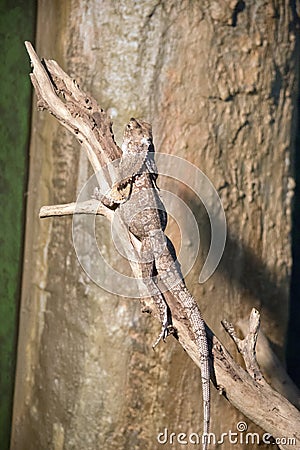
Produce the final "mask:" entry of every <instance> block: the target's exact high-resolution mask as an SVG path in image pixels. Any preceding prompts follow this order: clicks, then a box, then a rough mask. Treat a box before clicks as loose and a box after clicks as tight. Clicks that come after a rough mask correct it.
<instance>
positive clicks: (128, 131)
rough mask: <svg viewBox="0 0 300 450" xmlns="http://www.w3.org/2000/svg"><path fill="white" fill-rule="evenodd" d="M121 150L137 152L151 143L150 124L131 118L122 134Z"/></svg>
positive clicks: (143, 149)
mask: <svg viewBox="0 0 300 450" xmlns="http://www.w3.org/2000/svg"><path fill="white" fill-rule="evenodd" d="M123 145H124V147H123V146H122V150H123V152H124V150H125V151H127V152H130V153H131V152H135V153H136V152H139V150H140V151H145V147H146V148H148V147H149V146H151V145H152V126H151V124H150V123H148V122H145V121H144V120H137V119H134V118H131V119H130V121H129V123H128V124H127V125H126V127H125V130H124V136H123Z"/></svg>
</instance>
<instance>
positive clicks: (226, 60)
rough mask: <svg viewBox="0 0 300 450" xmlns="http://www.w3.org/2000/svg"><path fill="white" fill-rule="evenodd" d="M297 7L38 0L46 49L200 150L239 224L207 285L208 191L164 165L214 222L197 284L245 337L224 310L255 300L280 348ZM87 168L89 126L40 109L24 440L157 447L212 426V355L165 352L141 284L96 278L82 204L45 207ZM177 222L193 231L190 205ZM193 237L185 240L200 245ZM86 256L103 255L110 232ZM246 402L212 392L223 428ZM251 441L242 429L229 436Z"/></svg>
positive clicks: (171, 348)
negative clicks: (82, 258) (200, 195)
mask: <svg viewBox="0 0 300 450" xmlns="http://www.w3.org/2000/svg"><path fill="white" fill-rule="evenodd" d="M293 19H294V18H293V10H292V9H291V8H290V6H289V3H288V2H286V5H283V4H282V3H281V2H280V3H279V2H278V5H277V6H275V5H274V4H273V2H270V1H265V2H263V1H262V2H254V4H253V5H252V6H251V5H248V4H246V3H245V2H243V1H238V2H236V3H235V2H233V3H231V4H230V5H228V4H227V3H226V2H222V1H221V0H219V1H218V2H210V3H209V4H208V5H206V6H204V5H203V4H202V2H196V1H195V2H188V1H182V2H176V1H173V2H166V4H164V3H162V2H161V3H157V2H156V3H155V2H152V1H150V0H149V1H147V0H145V1H144V2H143V4H142V5H141V4H136V3H133V2H129V1H126V0H124V1H123V2H110V1H103V2H97V1H89V2H82V1H81V2H80V1H78V0H73V1H72V2H71V1H65V2H46V1H45V0H44V1H40V2H39V15H38V29H37V51H38V54H39V55H41V56H45V57H47V58H54V59H56V60H57V61H58V62H59V63H60V64H61V66H62V67H63V68H64V69H65V70H66V71H67V72H68V73H70V74H71V75H72V76H73V77H74V78H76V80H77V81H79V83H81V85H82V87H83V88H85V89H87V90H88V91H90V92H91V93H92V94H93V95H94V96H95V97H96V98H97V100H98V102H99V104H100V105H101V106H102V107H103V108H105V109H108V108H110V110H111V111H112V113H113V114H114V115H115V118H114V123H115V131H116V135H117V137H120V136H121V129H122V127H123V125H124V124H125V123H126V122H127V121H128V119H129V118H130V117H132V116H133V117H143V118H145V119H147V120H148V121H150V122H152V123H153V128H154V138H155V143H156V148H157V151H158V152H165V153H169V154H172V155H178V156H181V157H182V158H186V159H187V160H189V161H190V162H192V163H194V164H195V165H196V166H198V167H199V168H200V169H201V170H202V171H203V172H204V173H205V174H206V175H207V176H208V177H209V178H210V180H211V181H212V182H213V184H214V186H215V187H216V189H217V191H218V193H219V195H220V197H221V199H222V202H223V206H224V209H225V213H226V218H227V224H228V239H227V244H226V248H225V252H224V255H223V259H222V262H221V265H220V266H219V268H218V269H217V271H216V272H215V274H214V275H213V276H212V277H211V278H210V279H209V280H208V281H207V282H206V283H205V284H201V285H200V284H198V277H199V273H200V268H201V267H202V265H203V261H204V259H205V255H206V252H207V249H208V246H209V239H210V236H209V229H210V228H209V224H208V221H207V218H206V216H205V213H204V212H203V207H202V205H201V204H200V202H199V201H198V200H197V198H194V197H193V195H192V193H191V192H190V191H189V190H188V189H187V188H185V187H184V186H182V185H180V186H178V185H176V186H174V183H172V184H170V182H169V181H168V180H167V179H162V180H161V183H160V186H161V187H164V188H168V189H169V188H172V187H173V190H175V191H176V194H177V195H179V196H180V197H181V198H182V199H183V200H184V201H185V203H186V204H187V205H188V206H189V207H190V208H191V210H192V212H193V213H194V216H195V217H196V219H197V221H198V223H199V229H200V233H201V246H202V250H201V254H200V255H199V258H198V260H197V264H196V265H195V266H194V270H193V271H192V272H191V274H190V276H189V277H188V278H187V284H188V285H189V287H190V289H191V291H192V292H193V294H194V295H195V297H196V298H197V299H199V304H200V307H201V310H202V312H203V315H204V318H205V320H206V321H207V323H208V324H209V326H210V327H211V328H212V329H213V330H214V331H215V332H216V334H217V335H218V336H219V337H224V342H225V343H226V345H227V347H228V348H231V349H232V353H233V354H235V349H234V347H233V344H232V343H231V342H230V341H229V339H228V338H227V337H226V335H225V333H224V332H223V330H222V328H221V325H220V322H221V320H222V319H223V318H227V319H229V320H230V321H232V322H234V323H236V322H237V321H238V320H239V319H241V318H243V317H245V316H248V315H249V312H250V310H251V308H252V307H256V308H257V309H259V310H260V311H261V313H262V321H263V329H264V331H265V333H266V334H267V336H268V337H269V338H270V339H271V340H272V342H273V343H274V345H275V346H276V347H277V349H278V353H279V355H282V348H283V345H284V336H285V332H286V325H287V318H288V288H289V277H290V265H291V256H290V228H291V223H290V222H291V211H290V208H291V198H292V190H293V179H292V178H291V173H290V172H291V167H290V159H291V152H292V150H293V148H292V145H293V132H294V115H293V106H294V104H293V99H294V98H295V89H296V83H295V72H296V70H295V44H296V43H295V34H294V30H293ZM70 174H74V176H70ZM89 174H91V169H90V167H89V166H88V163H87V159H86V157H85V155H84V154H83V153H82V152H81V150H80V148H79V145H78V144H77V143H76V142H75V141H74V139H73V138H72V137H71V136H70V135H69V134H68V132H66V131H65V130H64V129H62V128H61V127H60V126H59V125H58V123H56V122H55V121H54V120H53V119H52V118H50V117H49V115H47V114H46V113H40V112H39V113H37V112H36V111H35V109H34V114H33V124H32V138H31V169H30V181H29V199H28V208H27V231H26V249H25V265H24V277H23V298H22V307H21V324H20V338H19V351H18V367H17V385H16V392H15V404H14V418H13V421H14V426H13V435H12V447H11V448H12V449H13V450H19V449H20V450H21V449H22V450H23V449H24V448H26V449H27V450H36V449H41V450H44V449H45V450H46V449H49V448H51V449H55V450H63V449H64V450H68V449H79V448H84V449H87V450H95V449H98V448H99V449H100V448H101V449H117V448H118V449H119V448H124V449H140V448H145V449H148V448H149V449H153V448H159V447H160V445H159V444H158V442H157V435H158V433H160V432H163V431H164V430H165V428H167V429H168V431H169V433H171V432H175V433H177V434H178V433H180V432H181V431H182V432H185V433H191V432H201V428H202V419H201V414H202V407H201V399H202V394H201V383H200V375H199V371H198V369H197V367H196V366H195V365H194V364H193V362H192V361H191V360H190V359H188V358H187V356H186V354H185V353H184V352H183V351H182V349H181V348H180V347H179V346H178V345H177V344H176V342H175V341H174V340H172V339H169V340H168V342H167V344H166V345H161V346H160V347H159V348H158V349H157V351H156V352H152V350H151V344H152V343H153V342H154V340H155V338H156V335H157V333H158V331H159V326H158V325H157V324H156V323H155V322H153V321H152V320H151V319H150V317H147V316H145V315H142V314H141V313H140V306H139V302H138V301H136V300H133V299H127V298H123V297H116V296H113V295H112V294H109V293H108V292H105V291H104V290H100V289H99V287H98V286H96V285H95V284H93V283H92V282H91V281H90V280H89V278H88V277H87V276H86V275H85V273H84V272H83V270H82V268H81V267H80V265H79V263H78V261H77V259H76V254H75V252H74V249H73V244H72V222H71V220H70V218H65V219H62V218H58V219H56V218H54V219H47V220H46V221H44V222H40V221H39V219H38V210H39V208H40V206H42V205H44V204H51V203H67V202H70V201H73V200H75V198H76V193H77V192H78V191H79V190H80V189H81V187H82V185H83V183H84V182H85V180H86V179H87V178H88V176H89ZM179 214H180V213H179ZM99 222H100V221H99ZM99 228H100V232H99V239H101V242H99V245H100V246H101V248H102V251H103V252H104V254H105V255H106V257H107V258H110V262H111V264H113V265H119V257H118V256H117V254H115V253H114V252H113V243H112V242H111V239H110V230H109V226H108V224H107V223H106V222H105V220H101V222H100V223H99ZM168 233H169V234H170V235H172V238H173V239H175V240H176V238H177V245H178V248H179V247H180V234H179V231H178V227H176V224H175V223H174V221H173V222H172V221H171V223H170V226H169V228H168ZM82 239H83V240H84V239H87V236H85V235H84V233H83V234H82ZM195 244H196V243H194V242H191V243H189V244H188V243H185V242H183V243H182V245H183V246H185V245H190V247H191V250H193V246H194V245H195ZM87 256H88V257H89V258H90V264H93V263H94V262H95V255H94V250H93V249H91V251H90V254H89V255H87ZM183 262H184V261H183ZM241 420H245V419H244V418H243V416H241V414H240V413H239V412H238V411H236V410H235V409H234V408H233V407H232V406H231V405H230V404H229V403H228V402H227V401H226V400H225V399H224V398H223V397H221V396H219V395H217V393H216V392H213V398H212V427H211V428H212V431H213V432H214V433H216V435H217V436H220V435H221V433H225V432H228V431H229V430H232V431H233V432H234V431H236V429H237V423H238V422H239V421H241ZM246 422H247V420H246ZM247 423H248V426H249V431H252V432H254V431H257V430H256V427H255V426H254V425H253V424H251V423H250V421H248V422H247ZM246 447H247V446H245V447H243V445H242V444H241V445H240V446H237V445H236V444H230V443H226V449H228V450H230V449H236V448H241V449H242V448H246ZM187 448H188V447H187ZM191 448H194V446H191ZM211 448H213V446H211ZM224 448H225V447H224ZM252 448H254V449H255V448H258V446H255V445H253V446H252ZM259 448H262V446H261V445H260V446H259ZM272 448H273V446H272Z"/></svg>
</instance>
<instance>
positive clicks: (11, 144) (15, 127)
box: [0, 0, 35, 450]
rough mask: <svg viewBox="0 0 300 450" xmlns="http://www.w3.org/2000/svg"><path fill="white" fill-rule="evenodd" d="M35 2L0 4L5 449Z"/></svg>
mask: <svg viewBox="0 0 300 450" xmlns="http://www.w3.org/2000/svg"><path fill="white" fill-rule="evenodd" d="M34 28H35V2H34V1H28V0H27V1H21V0H19V1H12V2H5V1H1V2H0V36H1V37H0V39H1V62H2V64H1V78H0V108H1V109H0V114H1V121H0V139H1V148H0V167H1V170H0V204H1V208H0V254H1V259H0V298H1V301H0V355H1V358H0V398H1V402H0V447H1V449H3V450H6V449H7V448H9V440H10V423H11V410H12V397H13V388H14V372H15V360H16V336H17V325H18V317H17V316H18V304H19V297H20V278H21V277H20V274H21V264H22V245H23V244H22V242H23V216H24V204H25V201H24V199H25V196H24V192H25V189H26V187H25V183H26V178H27V175H26V174H27V151H28V138H29V129H30V128H29V118H30V105H31V102H30V92H31V88H30V81H29V77H28V72H29V64H28V58H27V55H26V52H25V51H24V44H23V42H24V40H25V39H32V37H33V36H34Z"/></svg>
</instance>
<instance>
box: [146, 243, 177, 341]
mask: <svg viewBox="0 0 300 450" xmlns="http://www.w3.org/2000/svg"><path fill="white" fill-rule="evenodd" d="M142 254H143V251H142ZM141 270H142V277H143V283H144V285H145V287H146V290H147V296H149V297H152V299H153V300H154V303H155V305H156V307H157V309H158V311H159V317H160V321H161V324H162V328H161V332H160V334H159V336H158V337H157V339H156V341H155V342H154V344H153V345H152V348H153V349H154V348H155V347H156V346H157V345H158V344H159V342H160V341H161V340H163V341H165V340H166V338H167V337H168V336H169V335H170V334H172V333H173V332H174V328H173V325H172V317H171V311H170V308H169V306H168V304H167V302H166V300H165V298H164V296H163V294H162V293H161V292H160V289H159V287H158V286H157V284H156V282H155V281H154V270H155V267H154V263H153V262H151V261H148V262H145V261H144V262H142V263H141Z"/></svg>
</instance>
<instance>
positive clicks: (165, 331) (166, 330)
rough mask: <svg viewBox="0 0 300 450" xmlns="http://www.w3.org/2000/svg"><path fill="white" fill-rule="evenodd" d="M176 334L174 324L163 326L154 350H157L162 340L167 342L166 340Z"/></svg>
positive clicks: (153, 346)
mask: <svg viewBox="0 0 300 450" xmlns="http://www.w3.org/2000/svg"><path fill="white" fill-rule="evenodd" d="M174 332H175V329H174V327H173V325H172V324H169V325H163V327H162V330H161V332H160V334H159V336H158V338H157V339H156V341H155V342H154V344H153V345H152V348H153V350H155V347H156V346H157V345H158V344H159V343H160V341H161V340H163V341H164V342H166V338H167V337H168V336H170V334H174Z"/></svg>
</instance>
